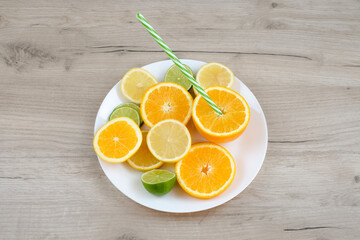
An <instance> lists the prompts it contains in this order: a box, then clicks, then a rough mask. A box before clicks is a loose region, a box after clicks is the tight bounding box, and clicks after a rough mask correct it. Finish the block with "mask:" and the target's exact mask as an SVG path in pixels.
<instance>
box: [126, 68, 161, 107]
mask: <svg viewBox="0 0 360 240" xmlns="http://www.w3.org/2000/svg"><path fill="white" fill-rule="evenodd" d="M120 83H121V84H120V87H121V92H122V94H123V95H124V97H126V98H127V99H129V100H130V101H132V102H134V103H140V102H141V99H142V97H143V96H144V93H145V92H146V90H148V88H150V87H151V86H152V85H154V84H156V83H157V81H156V79H155V77H154V76H153V75H151V73H149V72H148V71H146V70H145V69H142V68H133V69H131V70H130V71H128V72H127V73H126V74H125V76H124V77H123V79H122V80H121V82H120Z"/></svg>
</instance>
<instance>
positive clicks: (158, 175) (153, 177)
mask: <svg viewBox="0 0 360 240" xmlns="http://www.w3.org/2000/svg"><path fill="white" fill-rule="evenodd" d="M174 177H175V173H173V172H170V171H167V170H152V171H149V172H146V173H144V174H143V175H142V176H141V179H142V180H143V181H144V182H146V183H148V184H156V183H161V182H166V181H168V180H170V179H172V178H174Z"/></svg>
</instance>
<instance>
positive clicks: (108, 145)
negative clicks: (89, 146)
mask: <svg viewBox="0 0 360 240" xmlns="http://www.w3.org/2000/svg"><path fill="white" fill-rule="evenodd" d="M137 142H138V138H137V135H136V132H135V131H134V130H133V129H132V128H131V127H130V125H129V124H128V123H127V122H123V121H119V122H115V123H114V124H111V125H110V126H108V127H107V128H106V129H104V130H103V131H102V132H101V133H100V135H99V140H98V145H99V147H100V151H101V152H102V153H103V154H104V155H105V156H107V157H110V158H122V157H124V156H126V155H127V154H128V153H129V152H130V149H133V148H134V147H135V146H136V145H137Z"/></svg>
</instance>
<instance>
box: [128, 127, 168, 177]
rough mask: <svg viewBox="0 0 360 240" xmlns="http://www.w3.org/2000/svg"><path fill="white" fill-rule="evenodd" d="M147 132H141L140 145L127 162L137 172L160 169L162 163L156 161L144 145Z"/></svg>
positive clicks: (145, 144)
mask: <svg viewBox="0 0 360 240" xmlns="http://www.w3.org/2000/svg"><path fill="white" fill-rule="evenodd" d="M148 132H149V131H148V130H141V133H142V137H143V140H142V143H141V146H140V148H139V150H138V151H137V152H136V153H135V154H134V155H133V156H132V157H131V158H129V159H128V160H127V162H128V163H129V165H130V166H132V167H133V168H135V169H136V170H139V171H149V170H152V169H155V168H159V167H161V166H162V165H163V164H164V163H163V162H161V161H159V160H157V159H156V158H155V157H154V156H153V155H152V154H151V152H150V151H149V148H148V146H147V143H146V136H147V135H148Z"/></svg>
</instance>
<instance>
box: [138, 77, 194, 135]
mask: <svg viewBox="0 0 360 240" xmlns="http://www.w3.org/2000/svg"><path fill="white" fill-rule="evenodd" d="M192 102H193V99H192V97H191V95H190V93H189V92H188V91H186V89H185V88H183V87H182V86H180V85H179V84H176V83H170V82H163V83H158V84H156V85H154V86H152V87H150V88H149V89H148V90H147V91H146V93H145V95H144V97H143V99H142V101H141V105H140V112H141V117H142V118H143V120H144V122H145V124H146V125H147V126H148V127H150V128H152V127H153V126H154V125H155V124H157V123H158V122H160V121H163V120H166V119H174V120H178V121H179V122H181V123H183V124H187V122H188V121H189V120H190V117H191V107H192Z"/></svg>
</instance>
